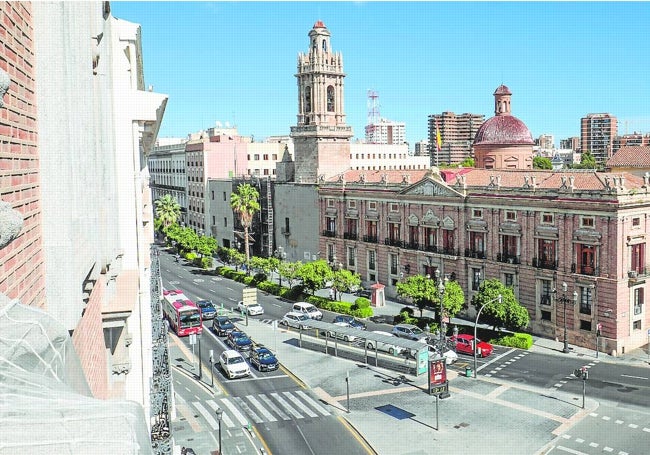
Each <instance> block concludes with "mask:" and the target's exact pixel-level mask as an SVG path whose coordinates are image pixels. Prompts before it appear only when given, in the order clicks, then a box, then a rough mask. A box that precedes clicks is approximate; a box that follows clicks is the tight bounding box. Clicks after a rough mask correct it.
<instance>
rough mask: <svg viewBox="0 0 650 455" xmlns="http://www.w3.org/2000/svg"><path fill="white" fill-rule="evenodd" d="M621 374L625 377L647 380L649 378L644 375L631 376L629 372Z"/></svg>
mask: <svg viewBox="0 0 650 455" xmlns="http://www.w3.org/2000/svg"><path fill="white" fill-rule="evenodd" d="M621 376H622V377H624V378H632V379H643V380H645V381H647V380H648V378H644V377H643V376H630V375H629V374H622V375H621Z"/></svg>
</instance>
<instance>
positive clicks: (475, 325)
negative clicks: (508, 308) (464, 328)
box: [473, 294, 503, 379]
mask: <svg viewBox="0 0 650 455" xmlns="http://www.w3.org/2000/svg"><path fill="white" fill-rule="evenodd" d="M502 299H503V297H502V296H501V294H499V295H497V298H496V299H492V300H490V301H489V302H487V303H486V304H485V305H483V306H482V307H481V308H479V310H478V313H476V321H474V349H473V351H474V379H476V374H477V373H476V350H477V345H478V343H477V342H476V328H477V326H478V318H479V316H480V315H481V311H483V308H485V307H486V306H488V305H489V304H490V303H492V302H496V301H497V300H498V301H499V303H501V301H502Z"/></svg>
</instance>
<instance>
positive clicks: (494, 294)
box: [472, 278, 530, 331]
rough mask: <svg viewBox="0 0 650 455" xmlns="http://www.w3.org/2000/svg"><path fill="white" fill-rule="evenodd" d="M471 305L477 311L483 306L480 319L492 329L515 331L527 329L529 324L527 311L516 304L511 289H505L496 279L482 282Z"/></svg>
mask: <svg viewBox="0 0 650 455" xmlns="http://www.w3.org/2000/svg"><path fill="white" fill-rule="evenodd" d="M499 294H501V303H499V300H498V296H499ZM472 303H473V305H474V306H475V307H476V310H477V311H478V310H479V309H480V308H481V307H482V306H485V308H484V309H483V312H482V313H481V317H482V318H483V321H484V322H487V324H488V325H491V326H492V327H493V328H494V329H497V328H499V327H505V328H506V329H507V330H512V331H515V330H518V329H521V328H525V327H528V324H529V323H530V315H529V314H528V310H526V308H524V307H523V306H521V305H520V304H519V302H517V299H516V298H515V294H514V292H513V291H512V288H511V287H506V286H505V285H504V284H503V283H502V282H501V281H499V280H497V279H494V278H493V279H489V280H485V281H483V282H482V283H481V286H480V287H479V290H478V293H477V294H476V295H474V299H473V301H472Z"/></svg>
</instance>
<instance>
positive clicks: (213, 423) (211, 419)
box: [192, 401, 219, 430]
mask: <svg viewBox="0 0 650 455" xmlns="http://www.w3.org/2000/svg"><path fill="white" fill-rule="evenodd" d="M192 404H193V405H194V407H195V408H196V409H198V410H199V412H200V413H201V415H202V416H203V418H204V419H205V420H207V421H208V424H209V425H210V426H211V427H212V429H213V430H216V429H217V428H219V425H218V424H217V421H216V420H215V419H214V417H212V413H211V412H209V411H208V410H207V409H205V408H204V407H203V405H202V404H201V402H200V401H194V402H192Z"/></svg>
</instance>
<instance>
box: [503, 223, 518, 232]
mask: <svg viewBox="0 0 650 455" xmlns="http://www.w3.org/2000/svg"><path fill="white" fill-rule="evenodd" d="M499 232H502V233H504V234H521V225H520V224H519V223H512V222H506V223H501V225H499Z"/></svg>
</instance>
